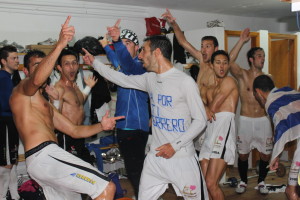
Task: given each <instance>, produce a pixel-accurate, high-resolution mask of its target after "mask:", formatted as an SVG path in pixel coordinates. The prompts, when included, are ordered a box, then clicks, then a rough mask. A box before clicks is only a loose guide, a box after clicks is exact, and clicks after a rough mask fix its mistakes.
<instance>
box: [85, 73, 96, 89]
mask: <svg viewBox="0 0 300 200" xmlns="http://www.w3.org/2000/svg"><path fill="white" fill-rule="evenodd" d="M97 81H98V79H96V77H95V76H88V77H87V78H84V82H85V84H86V85H87V86H89V87H90V88H93V87H94V86H95V84H96V83H97Z"/></svg>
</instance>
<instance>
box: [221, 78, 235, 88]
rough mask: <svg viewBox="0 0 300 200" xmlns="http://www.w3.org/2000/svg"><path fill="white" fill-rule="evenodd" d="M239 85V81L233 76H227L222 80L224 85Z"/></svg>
mask: <svg viewBox="0 0 300 200" xmlns="http://www.w3.org/2000/svg"><path fill="white" fill-rule="evenodd" d="M225 84H226V85H227V87H228V86H233V87H237V81H236V79H235V78H233V77H232V76H226V77H225V78H224V80H223V82H222V85H225Z"/></svg>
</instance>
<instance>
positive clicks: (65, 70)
mask: <svg viewBox="0 0 300 200" xmlns="http://www.w3.org/2000/svg"><path fill="white" fill-rule="evenodd" d="M78 68H79V63H78V61H77V60H76V57H75V56H74V55H65V56H63V57H62V59H61V66H60V65H58V70H59V71H60V73H61V77H62V79H65V80H66V81H70V82H74V81H75V80H76V77H77V72H78Z"/></svg>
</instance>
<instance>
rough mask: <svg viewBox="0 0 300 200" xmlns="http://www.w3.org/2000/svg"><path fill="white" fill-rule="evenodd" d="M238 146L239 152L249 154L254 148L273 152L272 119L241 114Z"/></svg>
mask: <svg viewBox="0 0 300 200" xmlns="http://www.w3.org/2000/svg"><path fill="white" fill-rule="evenodd" d="M237 148H238V153H239V154H248V153H250V151H251V150H252V149H254V148H256V149H257V150H258V151H259V152H261V153H263V154H266V155H269V154H271V153H272V150H273V134H272V127H271V122H270V119H269V118H268V117H259V118H250V117H245V116H240V120H239V125H238V136H237Z"/></svg>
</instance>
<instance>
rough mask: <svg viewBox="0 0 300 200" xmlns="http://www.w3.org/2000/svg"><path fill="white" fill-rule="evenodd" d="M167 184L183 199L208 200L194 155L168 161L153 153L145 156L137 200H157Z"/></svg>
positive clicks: (203, 180)
mask: <svg viewBox="0 0 300 200" xmlns="http://www.w3.org/2000/svg"><path fill="white" fill-rule="evenodd" d="M168 183H171V184H172V185H173V188H174V189H175V192H176V194H177V195H178V196H183V197H184V199H190V200H204V199H208V193H207V188H206V184H205V179H204V178H203V176H202V172H201V169H200V166H199V162H198V159H197V156H196V154H194V155H192V156H177V157H172V158H169V159H165V158H163V157H156V155H155V154H154V153H153V152H149V153H148V154H147V157H146V159H145V162H144V168H143V172H142V176H141V181H140V189H139V198H138V199H142V200H154V199H158V198H159V197H160V196H161V195H162V194H163V193H164V192H165V190H166V189H167V188H168Z"/></svg>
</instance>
